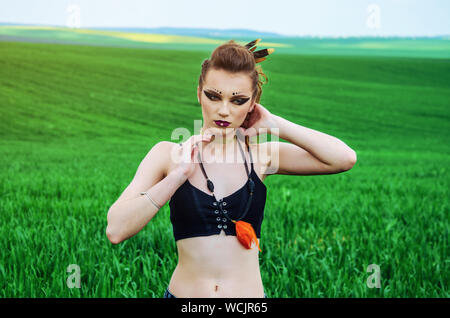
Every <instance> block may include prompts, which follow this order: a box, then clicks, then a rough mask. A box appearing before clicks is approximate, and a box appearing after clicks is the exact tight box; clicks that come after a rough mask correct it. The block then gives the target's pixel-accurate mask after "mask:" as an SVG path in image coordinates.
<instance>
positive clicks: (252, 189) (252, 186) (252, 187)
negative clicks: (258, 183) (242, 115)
mask: <svg viewBox="0 0 450 318" xmlns="http://www.w3.org/2000/svg"><path fill="white" fill-rule="evenodd" d="M238 132H239V131H238ZM240 136H241V135H240ZM234 137H235V138H236V137H238V136H237V135H235V136H234ZM238 138H239V139H241V137H238ZM238 145H239V150H240V151H241V155H242V157H243V158H244V166H245V171H246V173H247V177H248V187H249V192H250V197H249V199H248V201H247V205H246V207H245V210H244V213H243V214H242V216H241V217H240V218H239V219H236V220H232V219H231V218H230V217H229V216H228V215H227V214H226V213H223V215H224V216H226V217H227V218H228V219H229V220H230V221H232V222H233V223H236V222H237V221H240V220H242V219H243V218H244V217H245V216H246V215H247V212H248V210H249V209H250V205H251V203H252V199H253V193H254V192H255V182H254V181H253V179H252V177H251V176H250V173H249V172H248V167H247V160H246V158H245V155H244V150H242V146H241V144H240V143H239V141H238ZM249 155H250V160H251V162H253V159H252V153H251V151H249ZM198 159H199V162H200V168H201V169H202V172H203V175H204V176H205V179H206V186H207V187H208V189H209V191H211V192H212V194H213V197H214V199H215V200H216V202H219V201H218V200H217V198H216V196H215V195H214V184H213V183H212V181H211V180H210V179H209V178H208V176H207V175H206V172H205V168H204V167H203V164H202V158H201V155H200V151H199V152H198ZM221 201H222V200H221ZM219 208H220V210H221V211H222V212H223V210H222V205H221V204H219Z"/></svg>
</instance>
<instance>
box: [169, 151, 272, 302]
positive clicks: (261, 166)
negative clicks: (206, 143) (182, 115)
mask: <svg viewBox="0 0 450 318" xmlns="http://www.w3.org/2000/svg"><path fill="white" fill-rule="evenodd" d="M242 145H243V148H242V149H243V150H244V153H245V156H246V160H247V165H248V169H249V172H250V170H251V165H250V157H249V155H248V151H247V147H246V146H245V144H242ZM172 146H176V147H178V144H176V143H173V144H172ZM260 148H261V147H260V146H259V145H258V144H253V145H252V144H251V145H250V149H251V151H252V158H253V167H254V170H255V173H256V174H257V176H258V177H259V179H260V180H261V181H264V179H265V177H266V175H265V174H264V172H265V169H266V168H267V164H268V162H267V161H268V160H267V158H266V157H265V156H263V155H262V151H261V152H260V153H258V150H260ZM237 152H238V154H237V155H238V156H239V158H240V161H237V162H234V163H225V162H212V160H209V161H208V156H207V152H205V153H204V155H202V159H203V160H202V162H203V166H204V168H205V171H206V173H207V175H208V177H209V178H210V180H212V181H213V183H214V195H215V197H216V199H217V200H220V199H222V198H223V197H226V196H227V195H230V194H232V193H233V192H235V191H236V190H237V189H240V188H241V187H242V186H243V185H244V184H245V183H246V182H247V176H246V170H245V168H244V163H243V160H242V155H241V153H240V151H239V149H237ZM235 158H236V156H235ZM168 165H169V167H168V169H167V173H170V172H171V171H172V170H173V169H174V168H175V166H176V164H174V163H173V162H171V161H169V164H168ZM188 181H189V182H190V183H191V184H192V185H193V186H194V187H196V188H198V189H199V190H201V191H203V192H205V193H208V194H211V192H210V191H209V190H208V188H207V186H206V180H205V177H204V175H203V173H202V171H201V169H200V165H199V164H196V166H195V170H194V172H193V173H192V175H191V176H190V177H189V178H188ZM177 249H178V265H177V267H176V268H175V271H174V272H173V275H172V278H171V280H170V283H169V291H170V292H171V293H172V294H174V295H175V296H176V297H180V298H183V297H189V298H191V297H193V298H196V297H199V298H208V297H224V298H226V297H254V298H258V297H261V298H262V297H264V288H263V284H262V280H261V274H260V270H259V259H258V249H257V248H252V249H246V248H244V247H243V246H242V245H241V244H240V243H239V241H238V240H237V237H236V236H230V235H226V234H225V232H224V231H223V230H222V231H221V232H220V234H219V235H211V236H199V237H191V238H186V239H180V240H178V241H177Z"/></svg>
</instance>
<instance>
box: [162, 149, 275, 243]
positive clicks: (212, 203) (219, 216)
mask: <svg viewBox="0 0 450 318" xmlns="http://www.w3.org/2000/svg"><path fill="white" fill-rule="evenodd" d="M247 149H248V151H250V148H249V146H248V145H247ZM250 155H251V154H250ZM250 163H251V171H250V173H249V176H250V177H251V178H252V180H253V181H254V184H255V189H254V194H253V199H252V201H251V205H250V208H249V210H248V212H247V214H246V215H245V217H244V218H243V219H242V221H245V222H248V223H250V224H251V225H252V227H253V229H254V230H255V233H256V237H257V238H260V237H261V223H262V221H263V218H264V206H265V204H266V194H267V188H266V186H265V184H264V183H263V182H262V181H261V179H260V178H259V176H258V175H257V174H256V172H255V171H254V169H253V162H250ZM249 181H250V180H249V179H247V182H246V183H245V184H244V185H243V186H242V187H241V188H240V189H239V190H237V191H235V192H234V193H232V194H230V195H228V196H226V197H224V198H222V199H220V200H219V201H216V199H215V197H214V196H213V195H210V194H208V193H206V192H204V191H202V190H200V189H198V188H197V187H194V186H193V185H192V184H191V183H190V182H189V180H186V181H185V182H184V183H183V184H182V185H181V186H180V187H179V188H178V189H177V190H176V191H175V193H174V194H173V195H172V198H171V199H170V202H169V207H170V221H171V222H172V227H173V234H174V237H175V241H178V240H180V239H184V238H188V237H196V236H208V235H214V234H219V233H220V231H222V230H224V232H225V234H227V235H234V236H236V228H235V224H233V223H232V222H231V221H230V219H229V218H227V217H225V216H224V215H223V214H224V213H226V214H227V215H228V216H229V217H230V218H231V219H238V218H240V217H241V215H243V212H244V209H245V207H246V204H247V201H248V199H249V196H250V193H249V192H250V191H249V184H250V182H249ZM219 205H221V207H222V208H220V207H219Z"/></svg>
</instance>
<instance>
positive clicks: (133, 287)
mask: <svg viewBox="0 0 450 318" xmlns="http://www.w3.org/2000/svg"><path fill="white" fill-rule="evenodd" d="M208 56H209V52H205V51H186V52H183V51H174V50H143V49H131V48H108V47H94V46H75V45H70V46H66V45H56V44H33V43H18V42H16V43H12V42H11V43H8V42H0V104H1V107H0V118H1V125H0V164H1V166H2V167H3V168H2V169H1V170H0V171H1V175H0V178H1V180H2V182H1V183H0V213H1V214H0V235H1V237H2V238H3V239H2V240H1V241H0V250H1V251H2V252H1V254H0V297H161V296H162V294H163V292H164V290H165V288H166V287H167V285H168V283H169V281H170V277H171V275H172V273H173V270H174V269H175V266H176V264H177V254H176V245H175V242H174V239H173V236H172V227H171V224H170V220H169V206H168V204H166V205H165V206H164V207H163V208H162V209H161V210H160V211H159V213H158V214H157V215H156V217H155V218H154V219H152V220H151V221H150V223H149V224H148V225H147V226H146V227H145V228H144V229H143V230H142V231H141V232H140V233H138V234H137V235H136V236H134V237H132V238H130V239H129V240H127V241H124V242H123V243H121V244H119V245H112V244H111V243H110V242H109V241H108V239H107V237H106V235H105V228H106V214H107V211H108V208H109V207H110V206H111V204H112V203H113V202H114V201H115V200H116V199H117V198H118V196H119V195H120V194H121V193H122V191H123V190H124V188H125V187H126V186H127V185H128V184H129V182H130V181H131V179H132V178H133V176H134V174H135V172H136V169H137V166H138V165H139V163H140V162H141V160H142V159H143V158H144V156H145V155H146V154H147V152H148V151H149V150H150V149H151V147H152V146H153V145H154V144H155V143H157V142H158V141H160V140H171V139H170V134H171V132H172V130H173V129H175V128H177V127H186V128H188V129H189V130H190V131H191V132H193V120H200V119H201V118H202V117H201V110H200V108H199V106H198V103H197V98H196V85H197V80H198V75H199V71H200V64H201V62H202V61H203V59H204V58H207V57H208ZM269 60H270V61H267V62H264V63H263V64H264V65H263V68H264V70H265V72H266V74H267V75H268V77H269V83H268V84H267V85H266V86H265V90H264V93H263V96H262V99H261V104H263V105H264V106H265V107H267V108H268V109H269V111H271V112H273V113H274V114H276V115H279V116H282V117H284V118H286V119H288V120H290V121H292V122H295V123H297V124H299V125H302V126H306V127H308V128H312V129H316V130H319V131H321V132H324V133H327V134H329V135H332V136H335V137H337V138H339V139H341V140H343V141H344V142H345V143H347V144H348V145H349V146H350V147H351V148H352V149H354V150H355V151H356V153H357V155H358V162H357V163H356V165H355V166H354V167H353V169H352V170H350V171H348V172H345V173H341V174H335V175H322V176H282V175H276V176H270V177H268V178H267V179H266V181H265V184H266V186H267V188H268V199H267V204H266V208H265V218H264V222H263V225H262V238H261V248H262V250H263V252H262V253H261V254H260V264H261V274H262V279H263V283H264V287H265V291H266V293H267V295H268V296H269V297H282V298H286V297H289V298H293V297H302V298H303V297H448V296H449V293H448V285H449V259H448V215H449V206H448V197H449V191H448V189H449V173H448V167H449V162H450V160H449V159H450V158H449V157H450V156H449V155H450V149H449V119H450V108H449V100H450V89H449V87H450V60H448V59H427V58H399V57H364V56H359V57H349V56H323V55H322V56H315V55H303V56H299V55H289V54H284V55H277V54H274V55H273V56H271V57H270V58H269ZM70 264H78V265H79V266H80V270H81V288H80V289H77V288H73V289H70V288H68V287H67V285H66V280H67V278H68V276H69V274H70V273H67V272H66V270H67V267H68V266H69V265H70ZM370 264H378V265H379V266H380V270H381V288H379V289H377V288H373V289H371V288H368V287H367V285H366V281H367V278H368V277H369V275H371V274H372V273H371V272H370V273H368V272H366V269H367V267H368V265H370Z"/></svg>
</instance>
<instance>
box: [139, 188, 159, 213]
mask: <svg viewBox="0 0 450 318" xmlns="http://www.w3.org/2000/svg"><path fill="white" fill-rule="evenodd" d="M144 194H145V195H147V197H148V198H149V199H150V201H151V202H152V203H153V205H154V206H156V207H157V208H158V210H159V209H161V207H160V206H159V204H158V203H156V202H155V201H153V199H152V198H151V197H150V195H149V194H148V192H141V195H144Z"/></svg>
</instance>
